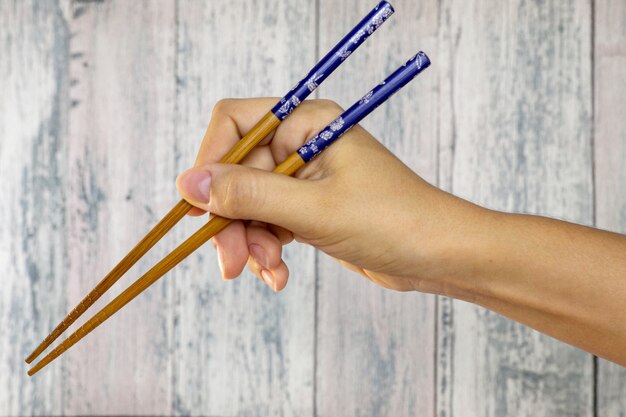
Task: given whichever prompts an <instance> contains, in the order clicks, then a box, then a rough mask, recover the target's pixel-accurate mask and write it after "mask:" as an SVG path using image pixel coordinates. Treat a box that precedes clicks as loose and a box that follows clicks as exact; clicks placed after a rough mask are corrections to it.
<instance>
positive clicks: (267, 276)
mask: <svg viewBox="0 0 626 417" xmlns="http://www.w3.org/2000/svg"><path fill="white" fill-rule="evenodd" d="M261 277H262V278H263V281H265V283H266V284H267V286H268V287H270V288H271V289H272V291H274V292H276V284H275V283H274V277H273V276H272V273H271V272H270V271H268V270H267V269H261Z"/></svg>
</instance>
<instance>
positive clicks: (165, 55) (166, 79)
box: [43, 1, 178, 415]
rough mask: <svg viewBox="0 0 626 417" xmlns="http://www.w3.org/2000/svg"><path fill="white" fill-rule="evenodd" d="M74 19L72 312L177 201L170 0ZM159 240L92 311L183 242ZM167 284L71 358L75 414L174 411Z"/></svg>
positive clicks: (116, 6) (99, 5) (88, 6)
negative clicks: (170, 249) (160, 241)
mask: <svg viewBox="0 0 626 417" xmlns="http://www.w3.org/2000/svg"><path fill="white" fill-rule="evenodd" d="M72 12H73V13H72V21H71V29H72V35H73V36H72V42H71V64H70V65H71V68H70V69H71V74H72V79H71V84H72V87H71V91H70V93H71V99H72V109H71V112H70V131H69V134H70V136H69V141H70V143H69V169H70V188H69V194H68V206H67V212H68V218H69V235H68V246H69V248H70V256H69V269H68V271H67V273H66V274H64V275H63V279H64V280H67V282H68V296H67V298H68V302H69V303H70V304H71V305H72V306H73V305H75V304H76V303H77V302H78V301H80V300H81V299H82V298H83V297H84V296H85V295H86V294H87V293H88V292H89V291H90V290H91V289H92V288H93V287H94V286H95V284H96V283H97V282H98V281H99V280H100V279H101V278H102V277H103V276H104V275H105V274H106V273H107V272H108V271H109V270H110V269H111V268H112V267H113V266H114V265H115V264H116V263H117V262H118V261H119V260H120V259H121V258H122V257H123V256H124V255H125V254H126V253H127V252H128V251H129V250H130V249H131V248H132V247H133V246H134V245H135V244H136V243H137V242H138V241H139V239H140V238H141V237H143V236H144V235H145V233H147V232H148V230H150V228H151V227H152V226H154V224H155V223H156V222H157V221H158V219H160V218H161V216H162V215H163V214H165V213H166V212H167V211H168V210H169V208H171V206H172V205H173V204H175V203H176V202H177V201H178V199H177V193H176V188H175V185H174V179H175V171H174V157H173V155H172V153H173V149H174V113H175V111H174V105H175V92H176V88H175V74H174V66H175V61H174V55H175V33H176V31H175V3H174V1H167V2H164V1H162V2H150V1H141V2H134V1H133V2H93V3H92V2H90V3H78V2H77V3H74V7H73V11H72ZM164 241H165V242H167V243H166V244H164V245H159V246H158V247H157V248H156V249H155V250H153V251H152V252H150V253H149V254H148V255H147V256H145V257H144V258H143V259H142V260H141V261H140V262H139V263H138V265H137V267H135V268H133V269H131V271H129V273H128V274H127V275H126V276H125V277H123V278H122V279H121V280H120V281H119V282H118V283H117V284H116V285H115V286H114V287H113V288H112V289H111V290H110V292H109V293H107V294H105V295H104V296H103V297H102V298H101V299H100V300H99V301H98V303H97V304H96V305H95V306H94V307H92V309H90V310H89V311H88V312H87V313H86V316H91V315H93V314H94V313H95V312H96V311H97V310H99V309H100V308H101V307H102V306H104V304H105V302H108V301H110V300H111V299H112V298H113V296H115V295H117V294H119V293H120V292H121V291H122V290H123V289H125V288H126V287H127V286H128V285H129V284H130V283H131V282H133V281H134V280H135V279H137V278H138V277H139V275H140V274H141V273H142V272H143V271H145V270H147V268H148V267H150V266H152V265H154V263H156V261H157V260H158V259H160V258H161V257H163V256H164V255H165V253H166V250H165V249H169V248H172V247H173V245H174V243H176V242H174V239H172V238H171V237H170V238H169V239H168V238H166V239H165V240H164ZM171 279H172V277H171V276H166V277H165V278H163V279H162V280H161V281H159V282H157V283H156V284H154V285H153V286H152V287H151V288H149V289H148V290H147V291H146V292H145V293H144V294H142V295H140V296H139V297H138V298H136V299H135V300H133V301H132V302H131V303H130V304H128V305H127V306H126V307H124V308H123V309H122V310H121V311H120V312H118V313H117V314H116V315H114V316H113V317H112V318H111V319H109V320H108V321H107V322H106V323H104V324H103V325H102V326H101V327H99V328H98V329H97V330H95V331H94V332H93V333H92V334H90V335H89V336H88V337H86V338H85V339H84V340H82V341H81V342H80V343H79V344H77V345H76V346H74V347H73V348H72V349H71V350H70V351H69V352H68V353H66V354H65V355H64V360H65V363H66V365H67V369H68V370H67V377H68V382H67V384H66V387H65V389H66V393H67V404H66V412H67V413H68V414H73V415H85V414H114V415H116V414H117V415H123V414H142V415H146V414H153V415H164V414H169V413H170V411H171V394H170V383H171V374H170V371H169V370H170V360H169V355H170V350H169V347H170V346H169V344H170V337H171V334H170V331H169V327H170V324H169V323H170V320H171V315H172V312H171V306H170V304H169V297H170V293H169V288H170V287H169V284H168V281H169V280H171ZM61 318H62V316H60V315H57V316H56V318H55V321H56V320H59V319H61ZM81 319H82V320H80V321H81V322H84V320H86V319H87V317H83V318H81ZM74 328H76V326H74ZM55 366H58V364H52V365H51V367H55ZM43 372H47V371H46V370H44V371H43Z"/></svg>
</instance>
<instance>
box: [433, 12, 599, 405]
mask: <svg viewBox="0 0 626 417" xmlns="http://www.w3.org/2000/svg"><path fill="white" fill-rule="evenodd" d="M442 7H443V9H442V13H441V14H440V16H441V35H440V39H441V43H440V45H439V46H440V48H441V49H442V53H443V52H444V50H445V54H444V56H447V57H448V58H447V59H445V61H444V62H442V64H441V71H442V73H441V77H442V79H444V80H445V83H444V84H447V85H442V87H441V92H442V96H441V97H442V105H441V118H440V126H441V129H440V131H441V133H442V136H441V154H440V155H441V169H440V177H441V179H442V181H441V183H442V185H443V186H444V187H445V188H447V189H448V190H451V191H452V192H454V193H455V194H457V195H460V196H462V197H465V198H468V199H469V200H472V201H474V202H476V203H479V204H482V205H486V206H488V207H491V208H495V209H501V210H506V211H517V212H526V213H540V214H545V215H549V216H555V217H559V218H565V219H569V220H573V221H576V222H581V223H584V224H591V223H592V221H593V206H592V180H591V177H592V176H591V171H592V162H591V85H590V78H591V44H590V39H591V9H590V5H589V3H588V2H583V1H568V2H547V3H536V2H524V1H513V2H493V1H480V0H476V1H455V0H452V1H447V2H444V3H443V4H442ZM441 307H442V308H441V310H440V320H439V341H440V345H439V349H440V352H439V355H438V358H439V359H438V360H439V368H438V381H437V383H438V386H437V396H438V399H439V400H438V415H439V416H455V415H457V416H460V415H462V416H508V415H516V416H534V417H536V416H554V415H578V416H590V415H592V412H593V410H592V405H593V398H592V393H593V377H592V358H591V355H589V354H586V353H584V352H582V351H579V350H577V349H575V348H572V347H569V346H567V345H565V344H563V343H560V342H558V341H556V340H554V339H551V338H549V337H547V336H543V335H540V334H539V333H537V332H535V331H533V330H530V329H528V328H526V327H524V326H522V325H520V324H517V323H514V322H512V321H510V320H508V319H505V318H503V317H501V316H498V315H496V314H494V313H491V312H488V311H486V310H484V309H482V308H479V307H475V306H472V305H469V304H467V303H464V302H458V301H453V302H450V301H449V300H447V299H442V302H441Z"/></svg>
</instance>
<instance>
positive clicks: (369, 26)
mask: <svg viewBox="0 0 626 417" xmlns="http://www.w3.org/2000/svg"><path fill="white" fill-rule="evenodd" d="M393 11H394V10H393V7H391V4H389V3H388V2H386V1H381V2H380V3H378V5H377V6H376V7H375V8H374V9H373V10H372V11H371V12H369V13H368V15H367V16H365V17H364V18H363V20H361V21H360V22H359V23H358V24H357V25H356V26H355V27H354V29H352V30H351V31H350V33H348V34H347V35H346V36H345V37H344V38H343V39H342V40H340V41H339V43H338V44H337V45H335V47H334V48H333V49H331V51H330V52H329V53H328V54H326V56H325V57H324V58H322V59H321V60H320V62H318V63H317V64H316V65H315V66H314V67H313V69H311V71H310V72H309V73H308V74H307V76H306V77H304V78H303V79H302V80H301V81H300V82H299V83H298V84H296V86H295V87H294V88H293V89H292V90H291V91H289V92H288V93H287V95H285V97H283V98H282V99H280V101H279V102H278V103H276V105H275V106H274V107H273V108H272V113H274V115H275V116H276V117H278V118H279V119H280V120H283V119H284V118H285V117H287V116H288V115H289V113H291V112H292V111H293V109H295V108H296V107H297V106H298V104H300V103H301V102H302V101H304V99H306V98H307V97H308V96H309V94H311V93H312V92H313V91H314V90H315V89H316V88H317V86H318V85H320V84H321V83H322V82H323V81H324V80H325V79H326V77H328V76H329V75H330V74H331V73H332V72H333V71H334V70H335V69H336V68H337V67H338V66H339V65H341V63H342V62H343V61H344V60H345V59H346V58H347V57H348V56H349V55H350V54H351V53H352V52H354V50H355V49H356V48H358V47H359V46H360V45H361V44H362V43H363V42H364V41H365V39H367V38H368V37H369V36H370V35H371V34H372V33H374V31H375V30H376V29H378V27H379V26H380V25H382V24H383V22H384V21H385V20H387V18H388V17H389V16H391V15H392V14H393Z"/></svg>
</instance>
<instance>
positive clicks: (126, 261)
mask: <svg viewBox="0 0 626 417" xmlns="http://www.w3.org/2000/svg"><path fill="white" fill-rule="evenodd" d="M393 12H394V10H393V7H392V6H391V4H389V3H388V2H387V1H381V2H380V3H379V4H378V5H377V6H376V7H375V8H374V9H372V10H371V11H370V12H369V13H368V14H367V15H366V16H365V17H364V18H363V19H362V20H361V21H360V22H359V23H358V24H357V25H356V26H355V27H354V28H353V29H352V30H351V31H350V32H348V34H347V35H346V36H344V37H343V38H342V39H341V40H340V41H339V43H337V45H335V47H334V48H333V49H331V50H330V52H328V53H327V54H326V55H325V56H324V57H323V58H322V59H321V60H320V61H319V62H318V63H317V64H316V65H315V66H314V67H313V68H312V69H311V70H310V71H309V73H308V74H307V75H306V76H305V77H304V78H303V79H302V80H300V82H299V83H298V84H296V86H295V87H294V88H293V89H292V90H291V91H289V92H288V93H287V94H286V95H285V96H284V97H283V98H282V99H281V100H280V101H278V102H277V103H276V105H275V106H274V107H273V108H272V109H271V110H270V111H269V112H268V113H267V114H266V115H265V116H263V118H262V119H261V120H260V121H259V122H258V123H257V124H256V125H255V126H254V127H253V128H252V129H251V130H250V131H249V132H248V133H247V134H246V135H245V136H244V137H243V138H242V139H241V140H240V141H239V142H238V143H237V144H236V145H235V146H234V147H233V148H232V149H231V150H230V151H229V152H228V153H227V154H226V155H225V156H224V157H223V158H222V159H221V160H220V162H221V163H225V164H236V163H239V162H240V161H241V160H242V159H243V158H244V157H245V156H246V155H247V154H248V153H249V152H250V151H251V150H252V149H253V148H254V147H255V146H256V145H257V144H258V143H259V142H261V141H262V140H263V139H264V138H265V137H266V136H267V135H269V134H270V133H271V132H272V131H273V130H274V129H276V128H277V127H278V125H279V124H280V123H281V122H282V121H283V120H284V119H285V118H286V117H287V116H288V115H289V114H290V113H291V112H292V111H293V110H294V109H295V108H296V107H297V106H298V105H299V104H300V103H301V102H302V101H303V100H305V99H306V98H307V97H308V96H309V94H311V93H312V92H313V91H314V90H315V89H316V88H317V87H318V86H319V85H320V84H321V83H322V82H323V81H324V80H325V79H326V78H327V77H328V76H329V75H330V74H331V73H332V72H333V71H334V70H335V69H336V68H337V67H339V65H341V63H342V62H343V61H344V60H345V59H346V58H347V57H348V56H349V55H350V54H351V53H352V52H354V51H355V50H356V49H357V48H358V47H359V46H360V45H361V44H362V43H363V42H364V41H365V40H366V39H367V38H368V37H369V36H370V35H371V34H372V33H374V31H375V30H376V29H378V27H379V26H380V25H382V24H383V23H384V22H385V21H386V20H387V18H388V17H389V16H391V15H392V14H393ZM192 207H193V206H192V205H191V204H189V203H188V202H187V201H185V200H181V201H179V202H178V204H176V205H175V206H174V207H173V208H172V209H171V210H170V211H169V212H168V213H167V214H166V215H165V217H163V219H162V220H161V221H160V222H159V223H157V225H156V226H155V227H154V228H153V229H152V230H150V232H148V234H147V235H146V236H145V237H144V238H143V239H141V241H139V243H137V245H135V247H134V248H133V249H131V251H130V252H128V254H127V255H126V256H125V257H124V258H123V259H122V260H121V261H120V262H119V263H118V264H117V265H116V266H115V267H114V268H113V269H112V270H111V271H110V272H109V273H108V274H107V275H106V276H105V277H104V278H103V279H102V280H101V281H100V282H99V283H98V285H96V287H95V288H94V289H93V290H92V291H91V292H90V293H89V294H87V296H86V297H85V298H83V300H82V301H81V302H80V303H79V304H78V305H77V306H76V307H74V309H73V310H72V311H71V312H70V313H69V314H68V315H67V316H66V317H65V318H64V319H63V321H61V323H59V324H58V325H57V327H56V328H55V329H54V330H53V331H52V333H50V334H49V335H48V336H47V337H46V338H45V339H44V341H43V342H41V344H40V345H39V346H37V348H36V349H35V350H34V351H33V352H32V353H31V354H30V355H29V356H28V357H27V358H26V363H31V362H32V361H33V360H34V359H35V358H36V357H37V356H39V355H40V354H41V352H43V351H44V350H45V349H46V348H47V347H48V346H50V345H51V344H52V342H54V341H55V340H56V339H57V338H58V337H59V336H60V335H61V333H63V332H64V331H65V330H66V329H67V328H68V327H69V326H70V325H71V324H72V323H74V322H75V321H76V319H78V317H80V316H81V315H82V314H83V313H84V312H85V311H86V310H87V309H88V308H89V307H90V306H91V305H93V304H94V303H95V302H96V300H98V299H99V298H100V297H101V296H102V294H104V293H105V292H106V291H107V290H108V289H109V288H111V286H113V284H115V283H116V282H117V281H118V280H119V279H120V278H121V277H122V276H123V275H124V274H125V273H126V272H127V271H128V270H129V269H130V268H131V267H132V266H133V265H134V264H135V263H136V262H137V261H138V260H139V259H141V257H143V255H145V254H146V252H148V251H149V250H150V249H151V248H152V247H153V246H154V245H155V244H156V243H157V242H158V241H159V240H160V239H161V238H162V237H163V236H164V235H165V234H166V233H167V232H169V231H170V229H171V228H172V227H174V225H175V224H176V223H178V222H179V221H180V220H181V219H182V218H183V217H185V214H187V212H189V210H190V209H191V208H192Z"/></svg>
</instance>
